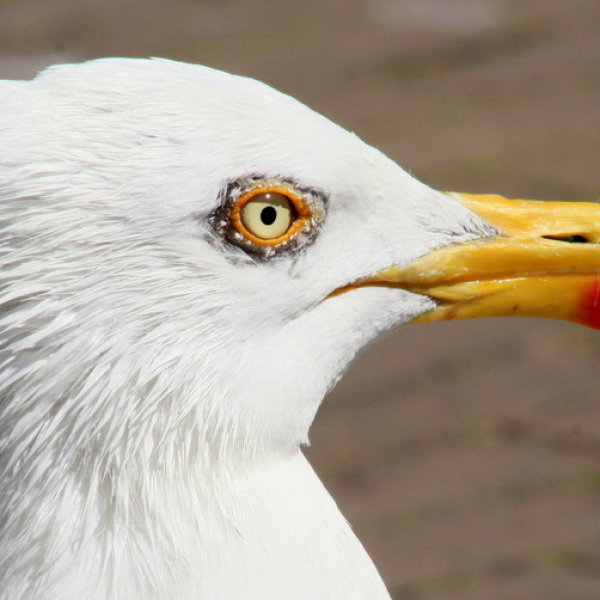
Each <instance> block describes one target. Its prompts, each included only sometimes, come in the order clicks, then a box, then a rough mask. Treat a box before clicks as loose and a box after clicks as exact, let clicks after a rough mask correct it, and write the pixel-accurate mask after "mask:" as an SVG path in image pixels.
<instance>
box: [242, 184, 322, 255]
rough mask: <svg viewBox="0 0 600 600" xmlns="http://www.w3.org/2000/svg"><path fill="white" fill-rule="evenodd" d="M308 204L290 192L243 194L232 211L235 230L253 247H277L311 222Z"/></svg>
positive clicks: (273, 190)
mask: <svg viewBox="0 0 600 600" xmlns="http://www.w3.org/2000/svg"><path fill="white" fill-rule="evenodd" d="M311 215H312V213H311V210H310V209H309V208H308V206H307V204H306V203H305V202H304V200H303V199H301V198H300V197H299V196H297V195H296V194H294V193H292V191H291V190H289V189H287V188H285V187H282V186H274V187H271V188H266V189H265V188H263V187H258V188H256V189H251V190H250V191H248V192H246V193H245V194H242V195H241V196H240V197H239V198H237V200H236V201H235V202H234V203H233V206H232V207H231V213H230V219H231V224H232V225H233V227H234V229H235V230H236V231H237V232H238V233H239V234H241V235H242V237H243V238H244V239H245V240H246V241H248V242H250V243H252V244H254V245H255V246H279V245H280V244H282V243H284V242H286V241H288V240H289V239H290V238H291V237H292V236H293V235H294V234H296V233H298V232H299V231H300V230H301V229H302V228H303V227H304V226H305V225H306V224H307V222H308V220H310V217H311Z"/></svg>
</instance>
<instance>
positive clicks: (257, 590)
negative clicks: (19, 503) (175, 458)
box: [0, 452, 388, 600]
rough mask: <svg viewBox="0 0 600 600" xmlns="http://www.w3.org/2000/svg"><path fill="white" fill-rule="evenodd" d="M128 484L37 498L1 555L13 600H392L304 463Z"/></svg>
mask: <svg viewBox="0 0 600 600" xmlns="http://www.w3.org/2000/svg"><path fill="white" fill-rule="evenodd" d="M130 475H131V477H130V479H129V481H128V483H127V485H125V483H124V482H123V481H121V483H122V486H121V488H115V487H114V485H110V484H109V482H107V481H101V480H97V481H95V482H91V481H89V480H88V481H87V482H83V481H82V480H81V479H80V478H76V477H71V478H70V479H69V481H68V482H67V483H66V484H65V485H64V486H63V489H62V490H61V491H60V493H57V494H56V495H55V496H54V498H52V500H51V501H49V500H48V499H47V497H45V498H44V499H39V500H40V502H39V503H38V505H37V506H35V505H34V502H33V501H32V499H31V498H30V500H31V501H30V502H29V509H34V508H36V509H37V510H35V511H34V512H33V514H34V515H35V518H32V515H31V514H29V515H28V518H29V520H28V522H27V523H28V524H27V525H25V524H24V522H23V521H21V530H20V531H19V532H18V533H19V538H18V543H17V544H16V547H15V549H12V550H5V551H3V553H4V555H6V553H7V552H11V553H12V555H13V559H14V560H15V561H17V564H18V566H19V567H20V570H18V572H17V571H15V572H14V573H12V576H11V574H7V575H5V576H4V581H3V582H2V583H3V586H1V587H4V588H5V589H11V590H17V589H20V590H21V591H23V590H25V591H23V593H21V594H20V595H19V594H18V593H13V595H12V596H6V598H8V597H10V598H25V597H32V590H34V589H37V590H39V589H41V588H39V587H38V588H34V587H33V584H32V586H30V587H29V588H27V589H26V586H27V582H30V583H31V582H32V581H34V580H35V579H37V581H38V582H39V581H40V580H41V581H43V582H44V584H43V586H42V587H43V589H44V593H37V592H36V594H33V596H35V597H39V598H53V597H61V598H64V599H65V600H72V599H73V600H74V599H75V598H81V597H85V598H89V599H98V600H100V599H102V600H104V599H107V598H111V599H121V598H122V599H125V598H127V599H128V600H129V599H134V600H136V599H138V598H140V599H141V598H144V599H145V600H146V599H154V598H161V599H164V598H177V599H178V600H187V599H190V600H191V599H192V598H200V597H202V598H215V599H226V598H235V597H239V594H240V590H244V597H245V598H249V599H258V598H261V599H271V598H272V599H275V598H283V597H286V598H296V597H297V598H307V597H319V598H342V597H343V598H348V599H352V598H367V597H368V598H388V595H387V592H386V591H385V588H384V586H383V584H382V583H381V580H380V578H379V575H378V574H377V571H376V570H375V568H374V566H373V564H372V562H371V561H370V559H369V557H368V556H367V555H366V553H365V551H364V550H363V548H362V546H361V545H360V542H358V540H357V539H356V537H355V536H354V535H353V533H352V531H351V530H350V528H349V526H348V525H347V523H346V521H345V519H344V518H343V516H342V515H341V514H340V512H339V510H338V509H337V507H336V505H335V503H334V502H333V500H332V499H331V498H330V496H329V495H328V494H327V492H326V491H325V489H324V488H323V486H322V484H321V482H320V481H319V479H318V478H317V477H316V475H315V474H314V472H313V471H312V469H311V468H310V466H309V465H308V463H307V462H306V460H305V459H304V457H303V456H302V454H301V453H300V452H296V453H294V454H293V455H287V456H277V457H273V458H271V459H270V460H269V459H265V460H263V461H259V462H257V463H255V465H254V466H253V468H250V469H249V468H247V467H246V468H244V469H243V470H239V471H237V472H236V471H235V469H232V470H229V472H228V474H227V476H225V475H223V476H222V477H219V478H213V479H212V480H211V481H207V480H206V479H205V476H204V473H203V472H202V471H201V470H198V469H192V470H190V472H189V473H188V474H187V475H186V476H185V477H181V476H180V474H177V475H175V476H168V475H166V474H165V473H162V472H161V473H158V472H151V471H150V472H146V473H140V474H138V475H137V476H134V475H133V474H130ZM86 485H87V486H89V485H91V486H92V487H95V490H96V491H95V492H94V493H91V492H90V491H89V489H88V490H85V486H86ZM21 512H22V511H21ZM20 516H21V517H23V516H24V515H23V514H20ZM34 522H35V523H36V526H35V527H33V525H32V524H33V523H34ZM30 524H31V525H30ZM40 524H41V525H40ZM4 539H6V537H5V538H4ZM15 539H16V538H15ZM40 557H42V560H41V562H40ZM24 572H25V573H27V576H26V577H25V578H24V577H23V573H24ZM40 578H41V579H40ZM0 579H1V577H0ZM67 583H68V584H69V585H68V589H69V591H68V592H65V589H66V584H67ZM290 590H292V591H291V592H290ZM65 594H66V595H65ZM69 594H71V595H69ZM290 594H291V595H290ZM0 598H3V596H2V594H1V593H0Z"/></svg>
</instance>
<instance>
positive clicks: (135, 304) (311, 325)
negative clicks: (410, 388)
mask: <svg viewBox="0 0 600 600" xmlns="http://www.w3.org/2000/svg"><path fill="white" fill-rule="evenodd" d="M240 177H258V178H274V179H284V180H286V181H292V182H295V183H297V184H298V185H299V186H301V187H302V188H305V189H310V190H315V191H316V192H315V193H319V194H321V195H322V197H323V198H324V199H325V204H326V213H327V214H326V218H325V222H324V224H323V226H322V228H321V230H320V232H319V234H318V235H317V236H316V239H315V240H314V243H311V244H307V245H306V246H305V247H303V248H301V249H298V250H296V251H289V252H283V253H280V254H277V255H276V256H273V257H272V258H267V259H264V258H260V257H256V256H253V255H252V254H249V253H247V252H246V251H244V250H243V249H241V248H239V247H237V246H235V244H231V243H229V242H228V241H226V240H223V239H221V238H220V237H219V236H218V235H216V234H215V231H214V229H213V228H212V227H211V221H210V215H211V214H212V213H213V211H214V210H215V208H216V207H217V206H218V205H219V203H220V202H221V201H222V197H223V194H224V190H225V189H226V188H227V185H228V184H229V183H230V182H231V181H234V180H236V179H238V178H240ZM491 232H492V228H491V227H490V226H488V225H486V224H484V223H483V221H482V220H480V219H479V217H477V216H475V215H474V214H472V213H470V212H469V211H468V210H467V209H466V208H465V207H463V206H462V205H461V204H459V203H458V202H456V201H454V200H453V199H452V198H450V197H449V196H447V195H444V194H441V193H438V192H436V191H434V190H432V189H430V188H428V187H426V186H424V185H423V184H421V183H419V182H417V181H416V180H415V179H413V178H412V177H410V176H409V175H408V174H407V173H405V172H404V171H403V170H402V169H400V168H399V167H398V166H397V165H396V164H394V163H393V162H392V161H390V160H389V159H387V158H386V157H384V156H383V155H382V154H380V153H379V152H378V151H376V150H375V149H373V148H371V147H369V146H367V145H365V144H364V143H363V142H361V141H360V140H359V139H358V138H357V137H355V136H354V135H352V134H350V133H348V132H346V131H344V130H342V129H340V128H339V127H337V126H335V125H333V124H332V123H331V122H329V121H328V120H326V119H324V118H323V117H321V116H319V115H317V114H315V113H314V112H312V111H310V110H309V109H307V108H306V107H304V106H302V105H300V104H299V103H297V102H296V101H294V100H293V99H291V98H289V97H287V96H285V95H282V94H280V93H278V92H276V91H274V90H272V89H270V88H268V87H267V86H264V85H262V84H260V83H258V82H256V81H252V80H249V79H244V78H240V77H234V76H231V75H227V74H224V73H220V72H217V71H214V70H211V69H208V68H203V67H198V66H192V65H186V64H181V63H175V62H169V61H164V60H151V61H147V60H125V59H108V60H101V61H93V62H90V63H86V64H82V65H67V66H60V67H55V68H51V69H48V70H46V71H44V72H43V73H42V74H41V75H39V76H38V77H37V78H36V79H35V80H33V81H30V82H4V83H1V84H0V396H1V398H2V404H1V414H0V469H1V470H0V598H2V599H3V600H16V599H32V598H39V599H44V600H49V599H61V600H75V599H81V598H86V599H90V600H93V599H98V600H100V599H108V598H111V599H112V598H114V599H127V600H135V599H144V600H151V599H171V598H172V599H178V600H188V599H189V600H191V599H198V598H202V599H210V600H217V599H219V600H231V599H235V598H244V599H254V598H255V599H258V598H260V599H262V600H267V599H281V598H286V599H294V598H298V599H308V598H319V599H327V598H331V599H333V598H335V599H344V600H351V599H353V598H355V599H359V598H360V599H365V598H369V599H375V598H387V597H388V595H387V592H386V591H385V587H384V585H383V583H382V582H381V580H380V578H379V576H378V574H377V572H376V569H375V568H374V566H373V565H372V563H371V561H370V560H369V558H368V557H367V555H366V553H365V552H364V550H363V549H362V547H361V545H360V543H359V542H358V541H357V540H356V538H355V537H354V535H353V534H352V532H351V530H350V528H349V526H348V525H347V524H346V522H345V521H344V519H343V517H342V516H341V515H340V513H339V512H338V510H337V508H336V506H335V504H334V503H333V501H332V500H331V499H330V497H329V496H328V494H327V493H326V491H325V490H324V489H323V487H322V485H321V483H320V482H319V481H318V479H317V477H316V476H315V474H314V473H313V471H312V470H311V468H310V466H309V465H308V464H307V463H306V461H305V459H304V458H303V456H302V454H301V452H300V447H301V445H302V444H304V443H306V441H307V439H308V438H307V433H308V428H309V426H310V424H311V422H312V420H313V417H314V414H315V411H316V410H317V408H318V406H319V404H320V402H321V400H322V398H323V396H324V394H325V393H326V392H327V390H328V389H330V387H331V386H332V385H333V384H334V383H335V382H336V381H337V379H338V378H339V377H340V376H341V374H342V373H343V371H344V369H345V368H346V367H347V365H348V363H349V362H350V361H351V360H352V358H353V357H354V355H355V354H356V352H357V351H358V350H359V349H360V348H361V347H363V346H364V345H365V344H366V343H367V342H369V341H370V340H372V339H373V338H375V337H376V336H377V335H378V334H380V333H381V332H382V331H384V330H386V329H388V328H390V327H391V326H393V325H396V324H399V323H402V322H404V321H407V320H409V319H410V318H412V317H414V316H416V315H418V314H420V313H422V312H425V311H427V310H429V309H430V308H431V307H432V306H433V301H432V300H431V299H429V298H427V297H426V296H421V295H417V294H412V293H409V292H406V291H402V290H399V289H390V288H386V287H369V288H361V289H356V290H353V291H352V293H347V294H341V295H337V296H335V297H328V296H329V294H331V293H332V292H333V291H334V290H336V289H339V288H341V287H343V286H345V285H347V284H350V283H352V282H354V281H356V280H358V279H360V278H361V277H365V276H368V275H370V274H372V273H374V272H376V271H379V270H381V269H383V268H385V267H387V266H388V265H400V266H403V265H407V264H409V263H410V262H411V261H412V260H413V259H415V258H416V257H418V256H421V255H423V254H426V253H427V252H429V251H430V250H432V249H433V248H436V247H440V246H443V245H445V244H447V243H449V242H460V241H465V240H468V239H474V238H477V237H481V236H484V237H485V236H487V235H490V233H491Z"/></svg>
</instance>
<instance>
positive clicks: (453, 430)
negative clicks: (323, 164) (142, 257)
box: [0, 0, 600, 600]
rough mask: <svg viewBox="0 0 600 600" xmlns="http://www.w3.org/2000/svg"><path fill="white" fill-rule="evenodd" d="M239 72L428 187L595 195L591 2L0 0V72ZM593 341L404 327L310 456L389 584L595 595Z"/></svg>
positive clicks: (556, 328) (338, 395)
mask: <svg viewBox="0 0 600 600" xmlns="http://www.w3.org/2000/svg"><path fill="white" fill-rule="evenodd" d="M110 55H112V56H114V55H123V56H166V57H169V58H174V59H181V60H187V61H191V62H199V63H204V64H208V65H211V66H214V67H219V68H222V69H225V70H228V71H232V72H236V73H241V74H245V75H250V76H253V77H256V78H258V79H261V80H264V81H266V82H268V83H270V84H272V85H273V86H275V87H277V88H279V89H281V90H283V91H286V92H288V93H290V94H292V95H294V96H296V97H297V98H299V99H300V100H302V101H304V102H305V103H307V104H309V105H311V106H312V107H313V108H315V109H317V110H318V111H320V112H322V113H324V114H325V115H327V116H329V117H330V118H332V119H333V120H335V121H337V122H338V123H340V124H342V125H343V126H345V127H347V128H349V129H351V130H354V131H356V132H357V133H358V134H359V135H360V136H361V137H363V138H364V139H365V140H366V141H368V142H369V143H371V144H374V145H376V146H378V147H380V148H381V149H383V150H384V151H385V152H387V153H388V154H389V155H391V156H392V157H393V158H394V159H396V160H397V161H398V162H399V163H400V164H402V165H403V166H405V167H406V168H407V169H409V170H410V171H411V172H413V173H415V174H416V175H417V176H418V177H419V178H421V179H423V180H424V181H426V182H427V183H429V184H431V185H434V186H436V187H439V188H441V189H458V190H463V191H473V192H478V191H481V192H483V191H494V192H498V193H502V194H505V195H509V196H511V195H513V196H522V197H534V198H543V199H551V198H552V199H580V200H594V199H598V198H600V165H599V164H598V156H599V153H600V111H599V107H600V2H598V1H597V0H569V1H568V2H567V1H565V0H545V1H543V2H523V1H522V0H396V1H393V0H371V1H367V0H363V1H361V0H354V1H350V0H349V1H342V0H327V1H322V2H292V1H289V0H288V1H285V0H254V1H247V2H242V1H241V0H144V1H142V0H35V1H34V0H0V77H30V76H32V75H33V74H34V73H35V71H36V70H37V69H38V68H41V67H42V66H44V65H46V64H49V63H52V62H65V61H73V60H81V59H87V58H92V57H96V56H110ZM599 366H600V334H599V333H598V332H594V331H591V330H586V329H584V328H582V327H579V326H576V325H570V324H566V323H554V322H545V321H530V320H526V319H522V320H486V321H473V322H462V323H445V324H431V325H424V326H421V325H420V326H416V327H415V326H410V327H405V328H404V329H402V330H400V331H397V332H396V333H395V334H393V335H391V336H389V337H388V338H386V339H385V340H382V341H380V342H379V343H378V344H376V345H374V346H373V347H372V348H370V349H369V350H368V351H366V352H365V353H364V354H363V355H362V357H361V358H360V359H359V360H358V361H357V362H356V363H355V364H354V366H353V368H352V369H351V370H350V372H349V373H348V375H347V376H346V377H345V379H344V380H342V382H341V383H340V385H339V386H338V388H337V389H336V390H335V391H334V392H333V393H332V394H331V395H330V396H329V397H328V398H327V399H326V401H325V404H324V406H323V408H322V410H321V412H320V414H319V415H318V418H317V420H316V423H315V425H314V427H313V430H312V441H313V447H312V448H311V449H310V450H309V451H308V454H309V456H310V459H311V460H312V462H313V464H314V465H315V466H316V469H317V471H318V472H319V473H320V475H321V476H322V477H323V479H324V480H325V482H326V484H327V486H328V488H329V489H330V490H331V491H332V493H333V494H334V496H335V498H336V499H337V500H338V502H339V504H340V506H341V508H342V510H343V512H344V513H345V514H346V516H347V517H348V519H349V520H350V522H351V523H352V524H353V525H354V527H355V529H356V531H357V533H358V535H359V537H360V538H361V539H362V540H363V542H364V544H365V545H366V547H367V548H368V550H369V552H370V553H371V555H372V556H373V558H374V560H375V562H376V564H377V565H378V566H379V568H380V570H381V572H382V574H383V577H384V579H385V580H386V582H387V583H388V585H389V587H390V590H391V592H392V594H393V596H394V598H402V599H407V600H408V599H411V600H412V599H435V600H458V599H461V600H493V599H498V600H500V599H501V600H511V599H515V600H517V599H519V600H521V599H523V598H527V599H528V600H553V599H556V600H583V599H585V600H592V599H593V600H597V599H598V598H600V403H599V402H598V399H599V398H598V392H597V390H598V383H599V376H598V372H597V369H598V368H599Z"/></svg>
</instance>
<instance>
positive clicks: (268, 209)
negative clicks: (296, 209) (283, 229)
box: [260, 206, 277, 225]
mask: <svg viewBox="0 0 600 600" xmlns="http://www.w3.org/2000/svg"><path fill="white" fill-rule="evenodd" d="M276 218H277V210H276V209H275V208H273V207H272V206H265V207H264V208H263V209H262V210H261V211H260V220H261V221H262V222H263V224H264V225H273V223H275V219H276Z"/></svg>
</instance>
